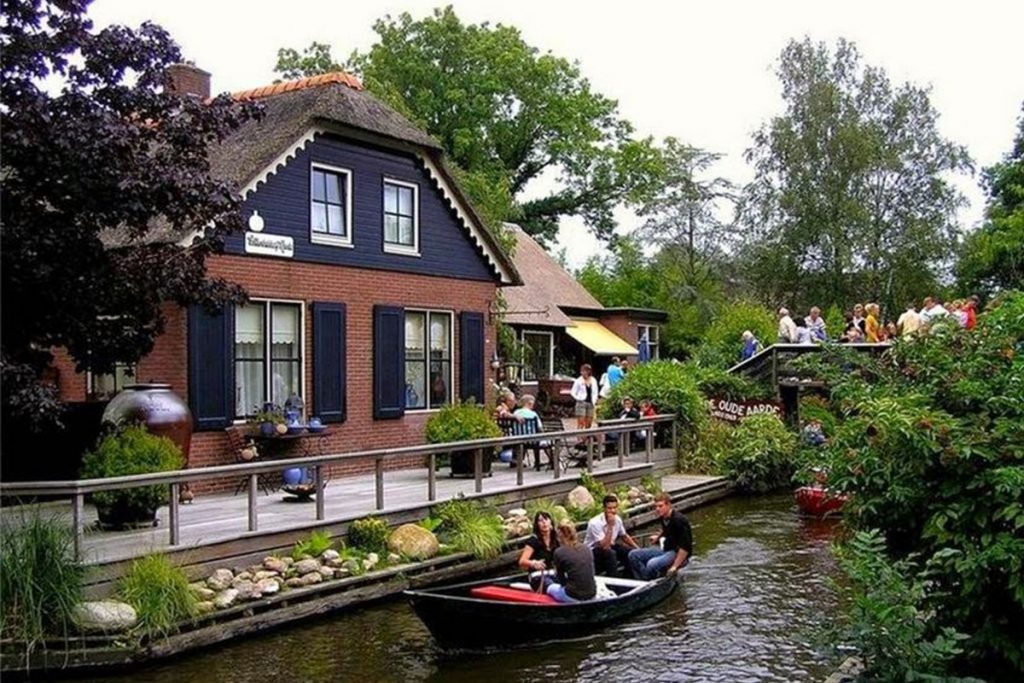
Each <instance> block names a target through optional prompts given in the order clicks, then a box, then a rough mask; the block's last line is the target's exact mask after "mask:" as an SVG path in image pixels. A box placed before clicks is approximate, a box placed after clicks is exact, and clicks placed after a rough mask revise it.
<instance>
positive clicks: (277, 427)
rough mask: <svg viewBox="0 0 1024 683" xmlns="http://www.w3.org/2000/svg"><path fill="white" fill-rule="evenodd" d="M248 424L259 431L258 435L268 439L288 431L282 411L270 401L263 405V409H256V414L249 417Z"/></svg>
mask: <svg viewBox="0 0 1024 683" xmlns="http://www.w3.org/2000/svg"><path fill="white" fill-rule="evenodd" d="M249 424H250V425H252V426H253V428H254V429H256V430H258V431H259V433H260V436H263V437H266V438H268V439H269V438H271V437H273V436H277V435H278V434H284V433H285V432H287V431H288V427H287V425H286V424H285V418H284V413H282V412H281V409H280V408H278V407H277V406H275V405H274V404H272V403H268V404H266V405H265V406H263V410H258V411H256V414H255V415H253V416H252V417H251V418H249ZM282 427H283V429H282Z"/></svg>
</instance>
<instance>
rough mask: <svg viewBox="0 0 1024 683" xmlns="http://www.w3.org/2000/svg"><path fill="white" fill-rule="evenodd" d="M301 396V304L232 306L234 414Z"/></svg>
mask: <svg viewBox="0 0 1024 683" xmlns="http://www.w3.org/2000/svg"><path fill="white" fill-rule="evenodd" d="M292 395H296V396H299V397H301V396H302V307H301V305H300V304H291V303H281V302H276V301H253V302H250V303H248V304H246V305H244V306H239V307H237V308H236V309H235V415H236V416H238V417H245V416H249V415H253V414H254V413H256V412H257V411H259V410H262V408H263V405H264V404H265V403H268V402H269V403H273V404H275V405H278V406H283V405H284V403H285V401H287V400H288V398H289V397H290V396H292Z"/></svg>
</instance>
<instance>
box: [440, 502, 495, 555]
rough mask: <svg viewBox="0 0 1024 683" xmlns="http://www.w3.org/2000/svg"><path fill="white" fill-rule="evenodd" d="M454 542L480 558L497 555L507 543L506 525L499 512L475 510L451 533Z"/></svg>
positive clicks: (463, 550)
mask: <svg viewBox="0 0 1024 683" xmlns="http://www.w3.org/2000/svg"><path fill="white" fill-rule="evenodd" d="M450 538H451V542H452V544H453V545H454V546H455V547H456V548H458V549H459V550H461V551H462V552H466V553H469V554H471V555H473V556H474V557H476V558H479V559H488V558H492V557H497V556H498V554H499V553H501V549H502V548H503V547H504V545H505V526H504V525H503V524H502V521H501V516H500V515H498V514H497V512H492V511H487V510H475V511H474V513H473V514H471V515H469V516H467V517H464V518H462V519H461V520H460V521H459V524H458V526H456V527H455V528H454V529H453V530H452V532H451V534H450Z"/></svg>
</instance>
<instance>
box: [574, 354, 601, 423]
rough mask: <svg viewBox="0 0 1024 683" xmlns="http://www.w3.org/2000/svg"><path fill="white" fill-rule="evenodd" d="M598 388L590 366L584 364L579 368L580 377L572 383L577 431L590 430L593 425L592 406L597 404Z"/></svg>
mask: <svg viewBox="0 0 1024 683" xmlns="http://www.w3.org/2000/svg"><path fill="white" fill-rule="evenodd" d="M599 392H600V387H598V386H597V379H595V378H594V375H593V370H592V369H591V367H590V365H589V364H587V363H584V364H583V365H582V366H580V376H579V377H577V378H576V381H575V382H573V383H572V390H571V392H570V393H571V394H572V397H573V399H575V400H576V427H577V429H590V425H592V424H593V423H594V406H595V405H596V404H597V399H598V394H599Z"/></svg>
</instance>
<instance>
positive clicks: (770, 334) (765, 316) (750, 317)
mask: <svg viewBox="0 0 1024 683" xmlns="http://www.w3.org/2000/svg"><path fill="white" fill-rule="evenodd" d="M746 330H750V331H751V332H753V333H754V336H755V337H757V339H758V341H760V342H761V343H762V344H763V345H764V346H765V347H766V348H767V347H768V346H771V345H772V344H774V343H775V338H776V336H778V322H777V319H776V317H775V314H774V312H772V311H770V310H769V309H767V308H765V307H764V306H761V305H759V304H755V303H749V302H742V301H741V302H737V303H733V304H730V305H728V306H723V307H722V308H721V309H720V310H719V312H718V315H717V316H715V319H714V321H712V323H711V324H710V325H709V326H708V329H707V330H706V331H705V332H704V340H703V342H702V343H701V345H700V347H698V349H697V352H696V354H695V357H696V358H698V359H700V360H701V361H702V363H703V364H705V365H710V366H714V365H718V366H719V367H723V368H728V367H731V366H733V365H735V364H736V363H738V362H739V360H740V352H741V351H742V350H743V332H744V331H746Z"/></svg>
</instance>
